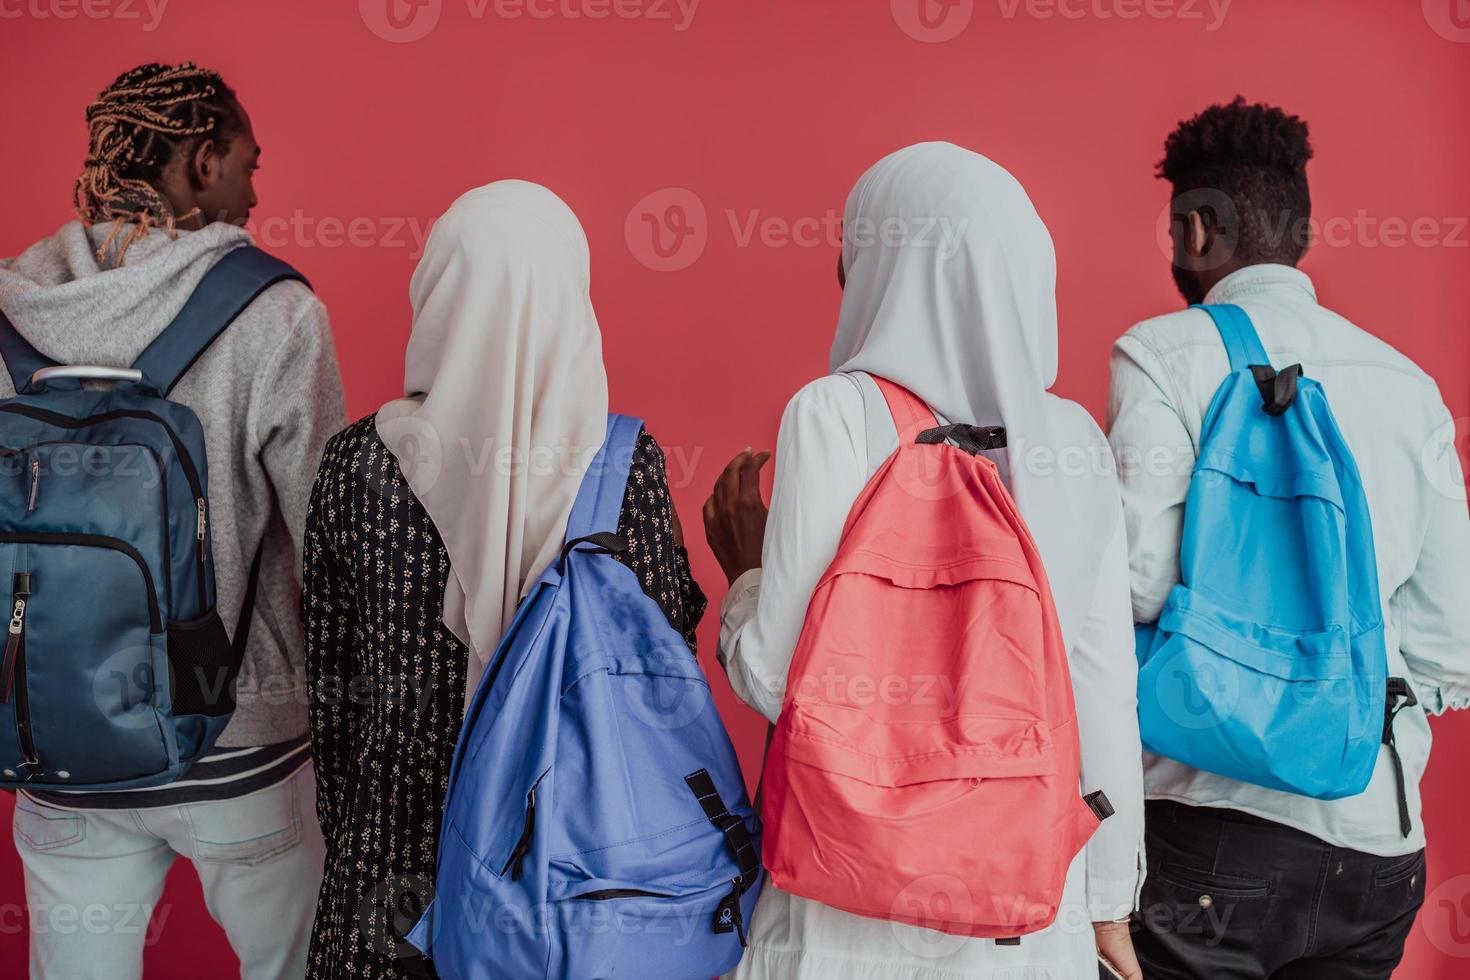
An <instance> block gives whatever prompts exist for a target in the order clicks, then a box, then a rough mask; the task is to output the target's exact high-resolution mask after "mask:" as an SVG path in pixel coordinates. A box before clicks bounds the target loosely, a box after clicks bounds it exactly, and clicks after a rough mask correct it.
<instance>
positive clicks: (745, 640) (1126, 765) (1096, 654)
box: [720, 375, 1144, 980]
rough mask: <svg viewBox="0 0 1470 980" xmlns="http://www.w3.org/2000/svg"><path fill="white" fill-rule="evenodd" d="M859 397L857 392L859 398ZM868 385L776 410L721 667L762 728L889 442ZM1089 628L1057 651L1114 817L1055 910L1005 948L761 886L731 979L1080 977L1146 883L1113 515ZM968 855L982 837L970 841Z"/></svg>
mask: <svg viewBox="0 0 1470 980" xmlns="http://www.w3.org/2000/svg"><path fill="white" fill-rule="evenodd" d="M865 394H866V397H865ZM897 445H898V434H897V431H896V429H895V427H894V425H893V421H892V419H891V418H890V417H889V415H888V410H887V407H886V406H885V405H884V403H883V400H882V398H881V396H880V395H879V394H878V392H877V389H876V387H874V386H872V383H871V382H870V381H865V380H864V381H860V380H859V379H858V378H857V377H855V376H852V375H831V376H828V377H825V378H822V379H820V380H818V381H815V382H813V383H812V384H810V385H808V386H807V387H805V388H804V389H802V390H801V391H800V392H798V393H797V395H796V397H795V398H793V399H792V401H791V404H790V405H789V406H787V409H786V413H785V415H784V416H783V418H782V421H781V430H780V437H779V441H778V443H777V446H778V453H777V455H776V475H775V485H774V488H773V490H772V495H771V513H770V518H769V521H768V523H767V525H766V538H765V547H764V552H763V563H764V567H763V568H762V569H759V570H756V571H752V572H748V573H746V574H745V575H744V576H742V577H741V578H740V579H738V580H737V581H736V582H735V584H734V585H733V586H732V587H731V589H730V592H729V594H728V595H727V596H726V598H725V602H724V605H723V608H722V610H721V630H720V661H721V663H723V664H724V666H725V669H726V672H727V674H728V675H729V678H730V684H731V686H732V687H733V688H734V690H735V693H736V695H738V696H739V697H740V699H741V700H743V701H744V702H745V703H746V704H748V705H750V706H751V707H752V708H754V709H755V710H756V711H758V712H760V713H761V714H762V715H764V716H765V717H766V718H767V719H768V720H770V721H775V719H776V718H777V716H778V715H779V714H780V711H781V701H782V696H783V694H784V691H785V687H786V673H787V669H788V667H789V666H790V663H791V657H792V652H793V651H794V649H795V647H796V642H797V638H798V636H799V634H800V632H801V626H802V622H803V620H804V618H805V615H806V608H807V604H808V603H809V601H810V600H811V596H812V593H813V591H814V590H815V589H816V585H817V581H818V579H819V578H820V577H821V575H822V573H823V572H824V571H825V570H826V568H827V566H828V565H829V564H830V563H831V561H832V558H833V557H834V556H835V555H836V552H837V545H838V540H839V538H840V536H841V533H842V526H843V523H844V522H845V520H846V518H847V514H848V510H849V509H850V508H851V505H852V503H853V501H854V500H856V498H857V496H858V494H859V492H861V490H862V488H863V486H864V485H865V484H866V483H867V481H868V479H869V477H870V476H871V475H872V473H873V472H874V471H875V470H876V469H877V468H878V466H879V465H881V464H882V462H883V461H884V460H885V459H886V458H887V457H888V456H889V455H890V454H891V453H892V452H893V450H894V449H896V448H897ZM1109 533H1110V536H1111V539H1112V543H1111V545H1110V546H1109V547H1108V549H1107V551H1106V554H1105V557H1104V562H1103V568H1102V572H1101V574H1100V575H1099V578H1098V583H1097V589H1096V593H1095V598H1094V600H1093V604H1092V608H1091V611H1090V613H1089V615H1088V618H1087V622H1086V625H1085V627H1084V629H1083V630H1082V632H1081V633H1080V634H1079V637H1078V639H1077V642H1076V643H1075V644H1074V645H1073V647H1072V649H1071V650H1070V651H1069V660H1070V664H1071V671H1072V682H1073V687H1074V690H1075V691H1076V695H1077V697H1076V700H1077V718H1078V724H1079V729H1080V733H1081V742H1082V773H1083V776H1082V782H1083V787H1084V789H1085V790H1086V791H1087V792H1092V791H1095V790H1099V789H1100V790H1103V791H1105V792H1106V793H1107V795H1108V798H1109V800H1110V801H1111V802H1112V803H1113V805H1114V807H1115V808H1116V810H1117V812H1116V814H1115V815H1114V816H1113V817H1111V818H1109V819H1108V820H1106V821H1104V822H1103V824H1102V825H1101V827H1100V828H1099V830H1098V832H1097V834H1096V835H1095V836H1094V837H1093V839H1092V841H1091V842H1090V843H1089V844H1088V845H1087V847H1086V849H1085V850H1084V851H1083V853H1082V854H1080V855H1078V857H1077V859H1076V861H1074V862H1073V864H1072V867H1071V869H1070V871H1069V873H1068V877H1067V886H1066V890H1065V892H1064V896H1063V901H1062V908H1061V912H1060V914H1059V915H1058V917H1057V921H1056V923H1055V924H1054V925H1053V926H1052V927H1051V928H1049V929H1047V930H1046V931H1044V932H1041V933H1036V934H1033V935H1030V936H1026V937H1024V938H1023V939H1022V941H1021V943H1020V944H1019V945H1016V946H997V945H996V944H995V943H994V942H993V941H991V940H987V939H969V938H963V937H956V936H949V935H945V934H942V933H938V932H934V931H931V930H925V929H920V928H917V927H914V926H908V925H903V924H900V923H893V922H886V921H881V920H878V919H868V918H863V917H860V916H855V915H852V914H849V913H847V912H842V911H839V910H837V909H833V908H831V907H829V906H826V905H822V904H820V903H818V902H813V901H809V900H807V899H803V898H798V897H796V896H793V895H789V894H786V893H784V892H781V891H779V890H778V889H776V888H775V887H774V886H772V885H771V883H770V881H769V879H768V880H767V881H766V884H765V887H764V888H763V890H762V892H761V896H760V900H759V902H758V904H757V906H756V911H755V915H754V917H753V920H752V922H751V924H750V929H749V942H750V946H749V949H748V950H747V951H746V955H745V958H744V959H743V960H742V962H741V963H740V965H739V966H738V967H737V968H736V969H735V970H734V971H733V972H732V973H730V974H728V976H729V977H732V978H735V980H908V978H912V980H1093V978H1095V977H1097V975H1098V973H1097V959H1096V947H1095V945H1094V942H1093V934H1092V925H1091V923H1092V922H1093V921H1101V920H1112V919H1119V918H1122V917H1124V916H1126V915H1127V914H1128V913H1129V912H1131V911H1132V910H1133V909H1134V908H1135V907H1136V903H1137V898H1138V891H1139V888H1140V886H1141V885H1142V879H1143V868H1144V863H1143V775H1142V761H1141V746H1140V744H1139V737H1138V723H1137V713H1136V712H1137V707H1136V684H1137V661H1136V659H1135V655H1134V651H1133V617H1132V612H1131V604H1130V598H1129V588H1128V557H1127V554H1128V553H1127V543H1126V539H1125V537H1124V533H1125V532H1124V530H1123V523H1122V520H1121V509H1120V519H1119V520H1118V522H1117V523H1116V526H1115V527H1114V529H1113V530H1112V531H1111V532H1109ZM977 846H979V842H977Z"/></svg>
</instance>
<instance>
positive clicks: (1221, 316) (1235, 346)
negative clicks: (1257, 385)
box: [1194, 303, 1271, 371]
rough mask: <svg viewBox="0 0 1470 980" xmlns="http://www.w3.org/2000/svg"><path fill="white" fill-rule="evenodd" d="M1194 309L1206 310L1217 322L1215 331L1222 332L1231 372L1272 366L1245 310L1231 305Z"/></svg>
mask: <svg viewBox="0 0 1470 980" xmlns="http://www.w3.org/2000/svg"><path fill="white" fill-rule="evenodd" d="M1194 309H1197V310H1204V311H1205V312H1206V313H1208V314H1209V315H1210V319H1212V320H1214V321H1215V329H1217V330H1219V331H1220V339H1221V340H1223V341H1224V342H1225V351H1226V353H1228V354H1229V355H1230V370H1232V371H1239V370H1240V369H1241V368H1248V367H1250V366H1252V365H1254V364H1264V365H1266V366H1268V367H1269V366H1270V364H1271V358H1270V357H1269V356H1268V355H1267V354H1266V348H1265V347H1263V346H1261V338H1260V337H1259V336H1258V335H1257V334H1256V328H1255V325H1254V324H1252V323H1251V318H1250V317H1249V316H1248V315H1246V312H1245V310H1242V309H1241V308H1240V307H1238V306H1235V305H1234V304H1231V303H1220V304H1215V305H1211V306H1204V305H1197V306H1195V307H1194Z"/></svg>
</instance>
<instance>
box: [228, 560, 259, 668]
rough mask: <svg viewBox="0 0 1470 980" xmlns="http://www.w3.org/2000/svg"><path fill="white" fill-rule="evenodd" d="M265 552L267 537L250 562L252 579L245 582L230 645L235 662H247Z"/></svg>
mask: <svg viewBox="0 0 1470 980" xmlns="http://www.w3.org/2000/svg"><path fill="white" fill-rule="evenodd" d="M264 554H265V538H264V537H262V538H261V539H260V545H259V546H258V547H257V548H256V549H255V560H254V561H252V562H251V563H250V580H249V581H248V582H246V583H245V601H244V603H242V604H241V606H240V618H239V619H238V620H236V621H235V636H234V639H233V640H231V642H230V646H231V647H232V648H233V649H234V651H235V663H236V664H243V663H244V662H245V644H247V643H249V642H250V620H251V619H252V618H253V617H254V614H255V593H256V591H257V589H258V588H259V587H260V560H261V556H263V555H264Z"/></svg>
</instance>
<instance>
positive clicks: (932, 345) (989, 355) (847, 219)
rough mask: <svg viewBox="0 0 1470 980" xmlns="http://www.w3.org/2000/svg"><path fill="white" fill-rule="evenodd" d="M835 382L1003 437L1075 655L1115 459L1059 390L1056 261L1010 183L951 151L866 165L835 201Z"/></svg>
mask: <svg viewBox="0 0 1470 980" xmlns="http://www.w3.org/2000/svg"><path fill="white" fill-rule="evenodd" d="M842 254H843V264H844V267H845V269H846V271H847V285H846V287H845V289H844V291H843V298H842V312H841V315H840V316H839V318H838V324H837V337H836V339H835V340H834V341H833V342H832V370H833V371H866V372H868V373H870V374H876V375H879V376H882V377H885V378H888V379H889V380H891V381H894V382H897V383H898V384H901V385H903V386H904V387H906V388H908V389H909V390H910V391H912V392H913V393H914V394H916V395H918V396H919V397H920V398H922V399H924V401H926V402H928V404H929V406H930V407H931V408H933V409H934V411H935V412H936V413H938V414H939V415H940V416H942V417H943V418H944V419H945V420H946V421H949V422H966V423H970V424H973V425H1003V426H1005V427H1006V430H1007V434H1008V437H1009V446H1008V448H1007V450H1006V462H1007V465H1006V466H1005V467H1004V469H1005V471H1006V476H1007V479H1008V481H1009V485H1010V488H1011V492H1012V494H1013V495H1014V496H1015V498H1016V503H1017V505H1018V506H1019V507H1020V509H1021V514H1022V516H1023V517H1024V518H1025V519H1026V523H1027V525H1028V526H1029V527H1030V529H1031V534H1032V536H1033V537H1034V538H1035V539H1036V543H1037V546H1038V547H1039V548H1040V550H1041V557H1042V561H1043V563H1044V564H1045V566H1046V572H1047V577H1048V579H1049V580H1050V583H1051V589H1052V594H1053V596H1055V598H1056V604H1057V612H1058V616H1059V618H1060V620H1061V624H1062V633H1063V637H1064V638H1065V640H1066V643H1067V647H1068V649H1071V647H1072V645H1073V644H1074V643H1076V641H1077V638H1078V634H1079V631H1080V630H1081V627H1082V624H1083V622H1084V621H1085V619H1086V616H1087V613H1088V610H1089V608H1090V607H1091V604H1092V596H1093V592H1094V590H1095V589H1096V586H1097V581H1098V574H1099V571H1100V569H1101V565H1102V555H1103V551H1104V550H1105V549H1106V548H1107V546H1108V544H1109V542H1110V541H1111V539H1112V536H1113V533H1114V531H1115V530H1116V528H1117V521H1118V515H1119V513H1120V510H1119V503H1118V499H1119V497H1118V487H1117V481H1116V476H1115V473H1114V467H1113V457H1112V454H1111V452H1109V450H1108V446H1107V441H1106V440H1105V439H1104V438H1103V435H1102V433H1101V432H1100V431H1099V430H1098V427H1097V424H1096V423H1095V422H1094V421H1093V420H1092V417H1091V416H1090V415H1088V414H1087V412H1086V410H1084V409H1083V408H1082V407H1081V406H1079V405H1077V404H1075V403H1073V402H1070V401H1067V400H1065V399H1062V398H1058V397H1057V396H1055V395H1052V394H1050V393H1049V392H1048V391H1047V389H1048V388H1050V387H1051V386H1052V385H1053V384H1054V383H1055V382H1056V377H1057V308H1056V254H1055V252H1054V251H1053V248H1052V241H1051V235H1050V234H1048V232H1047V230H1046V226H1045V225H1044V224H1043V223H1042V221H1041V217H1040V216H1039V215H1038V214H1037V213H1036V209H1035V208H1034V207H1032V205H1031V200H1030V198H1028V197H1027V196H1026V191H1025V190H1024V189H1023V188H1022V187H1021V185H1020V183H1019V182H1018V181H1017V180H1016V179H1015V178H1014V177H1012V176H1011V175H1010V174H1009V173H1008V172H1007V171H1006V170H1005V169H1004V168H1003V167H1001V166H999V165H998V164H996V163H994V162H992V161H990V160H988V159H986V158H985V157H983V156H981V155H980V154H978V153H972V152H971V151H969V150H965V149H962V148H960V147H958V146H954V145H952V144H949V143H921V144H918V145H916V146H910V147H908V148H906V149H902V150H899V151H898V152H896V153H893V154H891V155H889V156H887V157H885V158H884V159H882V160H880V161H879V162H878V163H877V164H875V165H874V166H873V168H872V169H870V170H869V171H868V172H867V173H866V174H864V175H863V176H862V178H861V179H860V180H859V181H858V183H857V186H856V187H855V188H854V189H853V191H852V194H851V195H850V196H849V197H848V199H847V209H846V213H845V215H844V225H843V249H842Z"/></svg>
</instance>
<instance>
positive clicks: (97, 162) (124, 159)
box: [72, 62, 242, 264]
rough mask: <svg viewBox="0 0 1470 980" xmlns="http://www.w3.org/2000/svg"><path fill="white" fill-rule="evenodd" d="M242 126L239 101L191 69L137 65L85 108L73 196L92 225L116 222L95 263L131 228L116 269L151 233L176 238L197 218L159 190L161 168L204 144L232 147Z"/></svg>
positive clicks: (211, 76) (212, 77) (187, 65)
mask: <svg viewBox="0 0 1470 980" xmlns="http://www.w3.org/2000/svg"><path fill="white" fill-rule="evenodd" d="M241 123H242V113H241V110H240V104H239V102H238V101H237V100H236V98H235V93H234V92H233V91H231V90H230V87H229V86H228V85H226V84H225V83H224V81H223V80H222V79H221V78H220V77H219V75H218V74H217V73H215V72H212V71H210V70H208V69H206V68H198V67H196V66H195V65H194V64H193V63H192V62H184V63H183V64H181V65H161V64H148V65H140V66H138V67H137V68H134V69H133V70H132V71H128V72H124V73H123V74H121V75H119V76H118V77H117V80H116V81H114V82H113V83H112V84H111V85H110V86H108V87H107V88H106V89H104V90H103V91H102V92H101V93H100V94H99V95H98V96H97V101H95V102H93V103H92V104H91V105H89V106H87V134H88V148H87V160H86V164H85V166H84V167H83V169H82V175H81V176H80V177H79V178H77V183H76V188H75V190H74V191H73V192H72V196H73V199H74V201H75V202H76V207H77V215H78V216H79V217H80V218H81V219H82V220H83V221H85V222H86V223H87V224H89V225H90V224H96V223H99V222H103V221H112V222H114V225H113V229H112V233H111V234H109V235H108V236H107V240H106V241H105V242H103V243H102V247H101V248H99V249H98V250H97V258H98V260H99V261H101V260H103V257H104V256H105V254H106V253H107V251H108V250H109V249H110V248H111V247H112V245H113V243H114V241H115V240H116V239H117V238H118V234H119V232H121V231H122V230H123V229H124V228H125V227H127V226H131V229H132V230H131V231H129V232H128V234H127V235H126V236H125V237H124V238H123V239H122V242H121V243H120V244H119V246H118V254H117V257H116V262H117V263H118V264H121V263H122V260H123V256H124V255H125V254H126V253H127V250H128V246H130V245H131V244H132V243H133V242H135V241H137V240H138V239H139V238H141V237H142V236H144V235H146V234H148V229H149V228H150V227H152V226H154V225H158V226H160V227H162V228H163V229H165V230H166V231H167V232H168V233H169V234H170V235H173V234H175V233H176V232H175V228H174V226H175V223H176V222H178V221H180V220H182V219H184V218H189V217H192V216H193V215H194V214H196V213H198V211H197V209H195V210H194V211H190V212H189V213H188V214H183V215H175V214H174V213H173V208H172V206H170V204H169V202H168V199H167V198H166V197H164V196H163V194H162V192H160V191H159V189H158V187H157V181H158V179H159V178H160V176H161V175H162V173H163V168H164V166H165V165H167V164H168V163H169V162H170V161H172V160H173V159H174V158H175V157H176V156H177V155H178V154H179V153H181V152H189V151H192V150H193V148H194V146H196V145H197V142H198V141H199V140H201V139H204V138H206V137H211V136H212V137H213V138H214V139H215V140H216V141H217V142H219V143H220V144H221V147H222V148H224V147H227V146H228V143H229V139H230V137H231V136H233V135H234V134H235V132H237V131H238V129H239V127H240V125H241Z"/></svg>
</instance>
